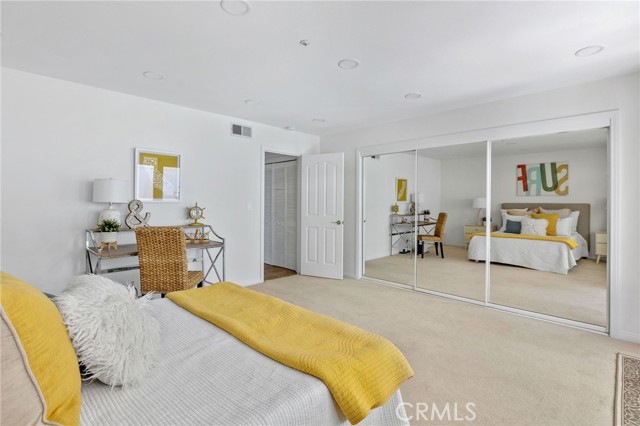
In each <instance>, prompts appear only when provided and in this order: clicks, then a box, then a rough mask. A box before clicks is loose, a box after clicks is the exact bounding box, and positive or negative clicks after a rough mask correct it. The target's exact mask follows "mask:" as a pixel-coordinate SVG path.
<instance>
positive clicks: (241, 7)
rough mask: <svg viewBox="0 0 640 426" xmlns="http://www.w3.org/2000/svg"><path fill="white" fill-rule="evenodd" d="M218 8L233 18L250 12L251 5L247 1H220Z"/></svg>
mask: <svg viewBox="0 0 640 426" xmlns="http://www.w3.org/2000/svg"><path fill="white" fill-rule="evenodd" d="M220 7H221V8H222V10H224V11H225V12H227V13H228V14H230V15H233V16H242V15H247V14H248V13H249V12H251V3H249V2H248V1H247V0H220Z"/></svg>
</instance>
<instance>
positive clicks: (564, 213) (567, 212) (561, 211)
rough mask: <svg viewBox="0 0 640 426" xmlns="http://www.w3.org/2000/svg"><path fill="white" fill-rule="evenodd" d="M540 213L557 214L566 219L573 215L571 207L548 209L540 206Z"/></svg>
mask: <svg viewBox="0 0 640 426" xmlns="http://www.w3.org/2000/svg"><path fill="white" fill-rule="evenodd" d="M540 213H545V214H557V215H558V217H559V218H560V219H564V218H567V217H569V216H571V209H558V210H547V209H543V208H542V207H540Z"/></svg>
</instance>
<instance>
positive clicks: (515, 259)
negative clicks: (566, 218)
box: [467, 233, 589, 274]
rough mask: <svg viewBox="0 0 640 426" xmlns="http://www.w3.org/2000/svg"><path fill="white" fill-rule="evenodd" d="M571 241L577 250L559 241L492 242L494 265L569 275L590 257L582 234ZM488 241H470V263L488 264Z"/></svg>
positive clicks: (507, 239)
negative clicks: (578, 262)
mask: <svg viewBox="0 0 640 426" xmlns="http://www.w3.org/2000/svg"><path fill="white" fill-rule="evenodd" d="M571 238H572V239H573V240H574V241H576V242H577V243H578V247H576V248H575V249H573V250H571V248H570V247H569V246H568V245H566V244H565V243H561V242H557V241H543V240H526V239H517V238H493V239H492V240H491V261H492V262H496V263H504V264H507V265H516V266H523V267H525V268H530V269H536V270H538V271H547V272H555V273H558V274H567V273H568V272H569V270H570V269H571V268H573V267H574V266H576V265H577V261H578V260H580V258H582V257H587V256H588V255H589V251H588V250H587V242H586V240H585V239H584V238H583V237H582V235H580V234H577V233H575V234H573V235H572V236H571ZM485 242H486V237H484V236H475V237H473V238H472V239H471V241H469V252H468V254H467V256H468V258H469V259H470V260H476V261H478V260H487V256H486V246H485V244H486V243H485Z"/></svg>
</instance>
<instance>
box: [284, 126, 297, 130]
mask: <svg viewBox="0 0 640 426" xmlns="http://www.w3.org/2000/svg"><path fill="white" fill-rule="evenodd" d="M284 129H285V130H290V131H291V130H295V129H296V128H295V127H293V126H287V127H285V128H284Z"/></svg>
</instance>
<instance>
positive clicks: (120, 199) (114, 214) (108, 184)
mask: <svg viewBox="0 0 640 426" xmlns="http://www.w3.org/2000/svg"><path fill="white" fill-rule="evenodd" d="M93 202H94V203H109V207H108V208H107V209H106V210H103V211H101V212H100V215H99V216H98V223H100V222H102V221H103V220H105V219H115V220H117V221H118V223H120V224H122V221H121V216H120V211H118V210H116V209H115V208H114V207H113V205H114V204H123V203H127V202H129V182H127V181H126V180H124V179H95V180H94V181H93Z"/></svg>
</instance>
